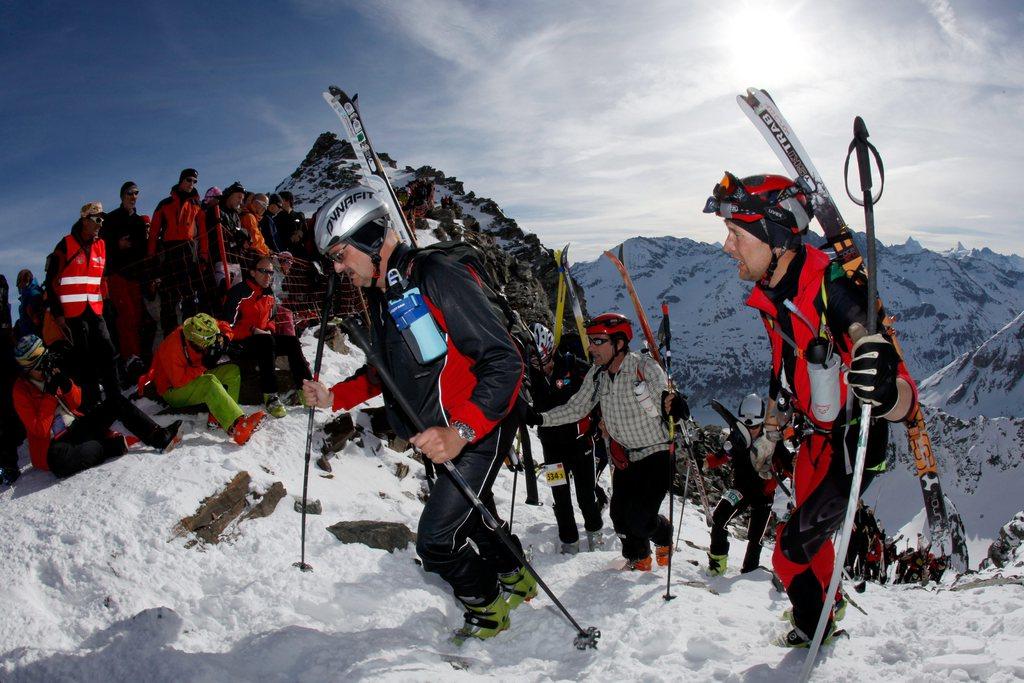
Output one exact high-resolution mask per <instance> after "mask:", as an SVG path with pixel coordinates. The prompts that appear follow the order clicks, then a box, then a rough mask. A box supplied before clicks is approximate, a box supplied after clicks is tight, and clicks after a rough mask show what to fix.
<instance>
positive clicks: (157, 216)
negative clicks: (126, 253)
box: [147, 186, 210, 260]
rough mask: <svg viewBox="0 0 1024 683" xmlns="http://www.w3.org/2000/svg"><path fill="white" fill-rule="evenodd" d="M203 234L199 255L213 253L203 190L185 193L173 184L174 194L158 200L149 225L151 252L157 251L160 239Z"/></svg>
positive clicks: (152, 253) (183, 238) (170, 239)
mask: <svg viewBox="0 0 1024 683" xmlns="http://www.w3.org/2000/svg"><path fill="white" fill-rule="evenodd" d="M196 237H198V238H199V256H200V257H201V258H202V259H203V260H208V259H209V257H210V240H209V236H208V235H207V232H206V214H205V212H204V211H203V206H202V204H201V203H200V201H199V193H198V192H196V191H195V190H192V193H191V194H189V195H187V196H185V195H183V193H182V192H181V191H180V190H178V188H177V186H175V187H172V188H171V196H169V197H167V198H165V199H163V200H162V201H161V202H160V203H159V204H157V207H156V210H155V211H154V212H153V221H152V222H151V223H150V226H149V247H148V249H147V254H148V255H149V256H154V255H156V247H157V243H159V242H183V241H186V240H193V239H195V238H196Z"/></svg>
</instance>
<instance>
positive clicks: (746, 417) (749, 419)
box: [740, 394, 764, 427]
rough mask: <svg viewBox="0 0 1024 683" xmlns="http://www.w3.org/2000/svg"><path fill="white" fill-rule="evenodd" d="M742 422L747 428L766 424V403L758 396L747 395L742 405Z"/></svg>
mask: <svg viewBox="0 0 1024 683" xmlns="http://www.w3.org/2000/svg"><path fill="white" fill-rule="evenodd" d="M740 422H742V423H743V424H744V425H745V426H747V427H758V426H760V425H762V424H763V423H764V401H762V400H761V397H760V396H758V395H757V394H747V395H746V396H745V397H744V398H743V401H742V402H741V403H740Z"/></svg>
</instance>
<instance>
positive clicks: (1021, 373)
mask: <svg viewBox="0 0 1024 683" xmlns="http://www.w3.org/2000/svg"><path fill="white" fill-rule="evenodd" d="M1022 380H1024V313H1021V314H1020V315H1018V316H1017V317H1016V318H1014V319H1013V320H1012V321H1010V322H1009V323H1008V324H1007V325H1006V326H1005V327H1003V328H1002V329H1001V330H999V331H998V332H996V333H995V334H994V335H992V336H991V337H989V338H988V339H987V340H986V341H985V342H984V343H983V344H982V345H981V346H979V347H978V348H976V349H974V350H972V351H969V352H966V353H964V354H963V355H961V356H960V357H959V358H957V359H956V360H955V361H953V362H952V363H950V364H949V365H947V366H946V367H944V368H942V369H941V370H939V371H938V372H936V373H935V374H934V375H932V376H931V377H929V378H927V379H926V380H925V381H923V382H921V385H920V389H921V401H922V402H924V403H926V404H928V405H930V406H932V407H935V408H941V409H942V410H944V411H946V412H947V413H950V414H952V415H956V416H958V417H962V418H970V417H974V416H977V415H984V416H985V417H1021V416H1024V381H1022Z"/></svg>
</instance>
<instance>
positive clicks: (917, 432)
mask: <svg viewBox="0 0 1024 683" xmlns="http://www.w3.org/2000/svg"><path fill="white" fill-rule="evenodd" d="M736 101H737V103H739V105H740V109H742V110H743V113H744V114H746V115H747V117H748V118H749V119H750V120H751V121H752V122H753V123H754V125H755V126H756V127H757V129H758V130H759V131H760V132H761V135H762V136H763V137H764V139H765V140H766V141H767V142H768V144H769V146H770V147H771V148H772V149H773V150H774V151H775V154H776V156H778V158H779V160H780V161H781V162H782V164H783V166H785V167H786V170H787V171H788V172H789V174H790V175H792V176H793V177H794V178H802V179H804V180H805V181H807V182H808V183H809V184H810V186H811V187H812V189H813V194H812V195H811V197H812V201H813V204H814V216H815V218H817V219H818V223H819V224H820V225H821V227H822V230H823V231H824V233H825V238H826V239H827V240H828V243H829V246H830V247H831V248H832V249H833V250H834V251H835V254H836V255H835V259H834V260H835V262H837V263H838V264H839V265H840V266H842V268H843V270H844V271H845V272H846V274H847V276H848V277H853V278H856V279H858V280H859V281H865V273H864V268H863V259H862V258H861V255H860V252H858V251H857V247H856V245H855V244H854V242H853V234H852V233H851V232H850V229H849V227H848V226H847V225H846V222H845V221H844V220H843V217H842V216H841V215H840V213H839V209H838V207H837V206H836V203H835V201H834V200H833V199H832V195H831V194H830V193H829V191H828V188H827V187H826V186H825V183H824V182H823V181H822V178H821V174H820V173H818V170H817V169H816V168H815V167H814V164H813V163H812V162H811V160H810V157H809V156H808V155H807V152H806V151H805V150H804V148H803V146H802V145H801V144H800V141H799V140H797V138H796V136H795V135H794V134H793V130H792V128H790V126H789V124H788V123H787V122H786V120H785V118H783V116H782V113H781V112H780V111H779V109H778V107H777V106H776V105H775V102H774V101H773V100H772V99H771V97H770V96H769V95H768V93H767V92H765V91H764V90H757V89H754V88H750V89H748V90H747V94H746V95H737V97H736ZM883 324H884V325H885V327H886V329H887V330H888V331H889V333H890V337H891V338H892V340H893V345H894V346H895V347H896V350H897V352H898V353H899V354H900V356H902V355H903V352H902V350H901V349H900V347H899V342H898V340H897V337H896V334H895V331H894V330H893V328H892V325H891V321H890V320H888V319H886V320H884V321H883ZM907 439H908V441H909V444H910V452H911V454H912V455H913V457H914V464H915V467H916V470H917V476H918V479H919V480H920V482H921V493H922V494H923V496H924V504H925V510H926V512H927V514H928V526H929V527H930V529H931V530H932V536H933V541H934V542H936V543H937V544H938V545H939V546H940V547H942V548H943V550H944V551H948V552H949V554H950V555H951V556H952V557H953V558H955V559H956V561H957V563H958V565H960V568H961V570H966V569H967V568H968V566H969V565H968V555H967V544H966V541H965V539H964V535H963V522H962V521H961V520H960V519H959V516H958V515H957V514H956V513H955V512H952V513H950V511H949V510H948V509H947V506H946V499H945V496H943V494H942V486H941V484H940V482H939V470H938V465H937V464H936V462H935V455H934V453H933V451H932V443H931V438H930V437H929V436H928V428H927V425H926V424H925V420H924V413H923V412H922V410H921V407H920V405H918V406H917V408H916V409H915V412H914V413H913V415H911V416H910V417H909V418H908V420H907Z"/></svg>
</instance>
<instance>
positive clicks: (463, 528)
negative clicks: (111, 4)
mask: <svg viewBox="0 0 1024 683" xmlns="http://www.w3.org/2000/svg"><path fill="white" fill-rule="evenodd" d="M516 421H517V419H516V418H514V417H509V418H506V420H505V421H504V422H502V423H501V424H500V425H499V426H498V427H496V428H495V429H494V430H493V431H492V432H491V433H490V434H488V435H487V436H486V437H484V438H483V439H482V440H481V441H479V442H477V443H475V444H469V445H467V446H466V448H465V450H463V451H462V453H461V454H460V455H459V456H458V457H457V458H455V459H454V460H452V461H451V462H452V464H453V465H454V466H455V469H457V470H458V471H459V473H461V474H462V476H463V477H464V478H465V479H466V482H467V483H468V484H469V487H470V488H471V489H472V490H473V492H474V493H476V494H477V496H478V497H479V498H480V500H481V502H483V504H484V505H485V506H486V507H487V509H488V510H490V512H491V514H492V515H494V518H495V519H497V520H498V522H499V523H500V524H501V525H502V526H503V527H504V528H505V531H506V533H509V534H510V535H511V532H510V531H509V528H508V524H507V523H505V522H504V521H502V520H501V518H500V517H499V516H498V511H497V509H496V508H495V506H494V495H493V494H492V493H491V487H492V486H493V485H494V480H495V478H496V477H497V475H498V472H499V471H500V470H501V464H502V462H503V461H504V459H505V455H506V454H507V453H508V452H509V449H510V448H511V447H512V439H513V438H514V436H515V433H516V426H517V425H516ZM437 469H438V471H439V474H438V477H437V481H436V482H435V483H434V489H433V490H432V491H431V492H430V498H428V499H427V503H426V505H424V506H423V514H421V515H420V523H419V528H418V529H417V532H416V552H417V553H418V554H419V556H420V559H421V560H422V561H423V569H424V570H425V571H428V572H434V573H435V574H438V575H440V577H441V578H442V579H444V580H445V581H447V582H448V583H449V584H450V585H451V587H452V590H453V591H454V592H455V597H457V598H458V599H459V600H461V601H462V602H464V603H466V604H471V605H478V604H489V603H490V602H492V601H493V600H494V599H495V598H497V597H498V593H499V586H498V574H506V573H510V572H514V571H516V570H518V569H519V566H520V565H519V560H517V559H516V556H515V555H513V554H512V552H511V551H510V550H509V549H508V548H507V547H506V546H505V544H504V543H502V541H501V539H500V538H499V537H498V534H496V533H495V532H494V531H493V530H492V529H489V528H487V526H486V525H485V524H484V522H483V518H482V517H481V516H480V513H479V512H477V511H476V510H475V509H474V508H473V506H472V504H471V503H470V502H469V501H468V500H466V497H465V496H463V495H462V493H461V492H460V491H459V489H458V488H456V486H455V484H454V483H453V482H452V480H451V478H450V477H449V476H448V475H447V474H446V473H445V468H444V466H443V465H442V466H439V467H438V468H437ZM512 539H513V541H514V543H515V544H516V546H517V548H518V550H519V551H520V552H522V545H521V544H520V543H519V539H518V538H516V537H515V536H512Z"/></svg>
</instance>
